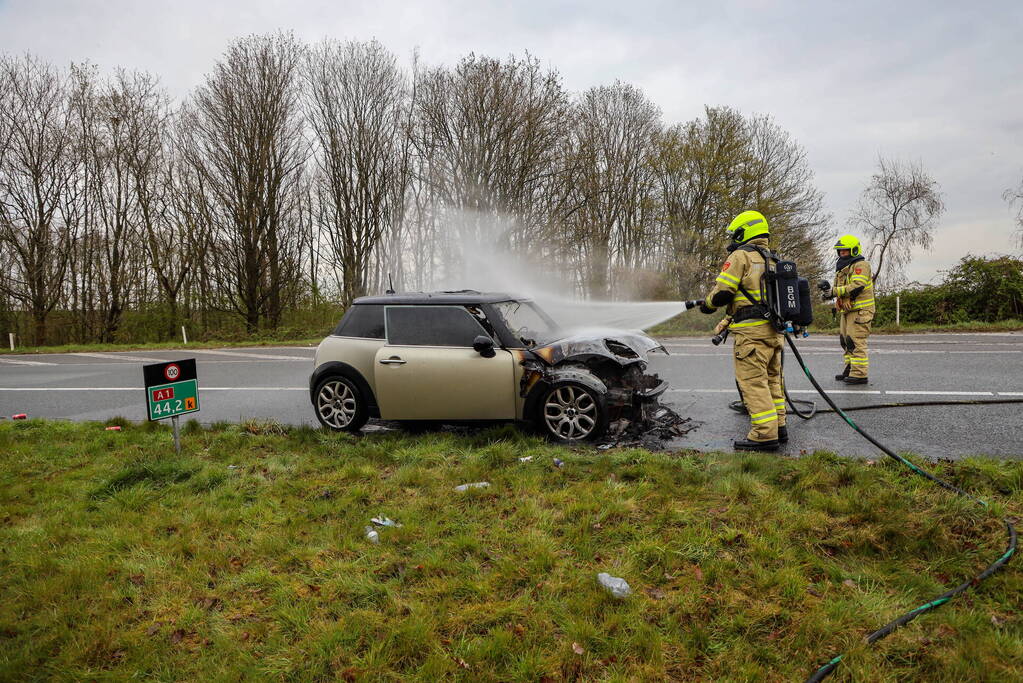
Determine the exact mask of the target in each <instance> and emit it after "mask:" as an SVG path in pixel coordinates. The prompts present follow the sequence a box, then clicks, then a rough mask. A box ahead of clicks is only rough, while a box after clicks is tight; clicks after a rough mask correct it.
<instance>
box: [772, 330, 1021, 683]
mask: <svg viewBox="0 0 1023 683" xmlns="http://www.w3.org/2000/svg"><path fill="white" fill-rule="evenodd" d="M785 341H787V342H788V345H789V347H790V348H791V349H792V353H794V354H795V356H796V360H797V361H799V365H800V367H802V368H803V372H804V373H805V374H806V377H807V379H809V380H810V383H811V384H813V387H814V389H816V390H817V392H818V393H819V394H820V395H821V397H822V398H823V399H824V400H825V402H827V404H828V405H829V406H831V411H828V412H834V413H837V414H838V415H839V416H840V417H841V418H842V419H843V420H845V422H846V424H848V425H849V426H850V427H852V428H853V430H855V431H856V432H857V433H858V434H859V435H860V436H862V437H863V438H865V439H866V440H867V441H869V442H870V443H872V444H874V445H875V446H877V447H878V448H879V449H880V450H881V452H883V453H884V454H885V455H887V456H888V457H890V458H892V459H894V460H896V461H898V462H899V463H900V464H902V465H905V466H906V467H908V468H909V469H910V470H912V471H913V472H915V473H916V474H918V475H920V476H921V477H924V478H925V479H929V480H931V481H933V482H934V483H936V484H938V485H939V486H941V487H943V488H946V489H948V490H949V491H952V492H953V493H956V494H958V495H960V496H964V497H966V498H969V499H970V500H972V501H974V502H975V503H978V504H979V505H981V506H983V507H985V508H987V507H988V504H987V503H986V502H985V501H983V500H981V499H980V498H977V497H975V496H973V495H972V494H970V493H968V492H966V491H964V490H963V489H961V488H959V487H958V486H956V485H955V484H950V483H949V482H947V481H945V480H944V479H940V478H939V477H936V476H935V475H933V474H931V473H930V472H927V471H926V470H923V469H920V468H919V467H917V466H916V465H914V464H913V463H911V462H910V461H909V460H906V459H905V458H903V457H902V456H901V455H898V454H897V453H895V452H893V451H892V450H891V449H889V448H888V447H886V446H885V445H884V444H882V443H881V442H879V441H878V440H877V439H875V438H874V437H872V436H871V435H870V434H868V433H867V432H865V431H864V430H863V428H862V427H860V426H859V425H858V424H856V423H855V422H854V421H853V419H852V418H851V417H849V416H848V415H847V414H846V412H847V410H855V409H865V408H867V406H861V407H858V408H855V409H853V408H850V409H847V410H843V409H842V408H839V407H838V406H837V405H835V402H834V401H833V400H831V397H830V396H828V394H827V392H825V391H824V389H823V388H822V387H821V385H820V384H819V383H818V382H817V379H816V378H815V377H814V376H813V374H812V373H811V372H810V369H809V368H808V367H806V363H805V362H804V361H803V357H802V356H801V355H800V353H799V349H797V348H796V345H795V343H794V342H793V341H792V338H791V337H790V336H789V335H788V334H786V335H785ZM1016 402H1018V401H1017V400H1015V399H1006V400H1004V401H1002V400H994V401H963V402H962V403H967V404H974V403H1016ZM934 403H940V404H945V403H947V402H920V404H921V405H931V404H934ZM894 405H905V404H894ZM870 407H894V406H870ZM820 412H824V411H820ZM1003 521H1004V522H1005V528H1006V531H1007V532H1008V535H1009V545H1008V546H1007V547H1006V550H1005V552H1004V553H1003V554H1002V556H1001V557H999V558H998V559H997V560H995V561H994V562H992V563H991V564H990V565H988V567H987V568H986V569H984V571H982V572H981V573H980V574H977V575H976V576H974V577H973V578H971V579H969V580H967V581H964V582H963V583H961V584H959V585H958V586H956V587H955V588H953V589H952V590H950V591H948V592H946V593H944V594H942V595H939V596H938V597H936V598H935V599H933V600H931V601H930V602H928V603H925V604H923V605H921V606H919V607H917V608H916V609H913V610H910V611H909V612H906V613H905V614H903V615H901V616H899V617H898V618H896V619H894V620H892V621H890V622H888V623H887V624H885V625H884V626H882V627H881V628H879V629H877V630H876V631H874V632H873V633H871V634H870V635H868V636H867V643H868V644H873V643H876V642H877V641H879V640H881V639H882V638H884V637H886V636H887V635H889V634H890V633H891V632H892V631H894V630H895V629H897V628H899V627H901V626H905V625H906V624H908V623H909V622H911V621H913V620H914V619H916V618H917V617H918V616H920V615H921V614H923V613H925V612H928V611H930V610H932V609H935V608H937V607H940V606H941V605H944V604H945V603H946V602H948V601H949V600H951V599H952V598H954V597H955V596H956V595H958V594H960V593H962V592H964V591H966V590H967V589H969V588H971V587H972V586H976V585H978V584H979V583H980V582H981V581H983V580H984V579H986V578H988V577H989V576H991V575H992V574H994V573H995V572H996V571H998V570H999V569H1001V568H1002V567H1003V566H1005V564H1006V563H1007V562H1008V561H1009V559H1010V558H1011V557H1012V556H1013V554H1014V553H1015V552H1016V527H1014V526H1013V525H1012V522H1010V521H1009V520H1008V519H1005V520H1003ZM841 661H842V655H839V656H837V657H835V658H833V659H832V660H831V661H829V662H828V663H827V664H825V665H824V666H822V667H820V668H819V669H817V671H815V672H814V673H813V674H812V675H811V676H810V677H809V678H808V679H806V680H807V683H812V682H815V681H823V680H824V679H825V678H827V677H828V676H830V675H831V673H832V672H833V671H834V670H835V669H836V668H837V667H838V665H839V663H840V662H841Z"/></svg>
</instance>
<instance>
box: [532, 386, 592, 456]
mask: <svg viewBox="0 0 1023 683" xmlns="http://www.w3.org/2000/svg"><path fill="white" fill-rule="evenodd" d="M539 412H540V415H539V419H538V420H537V424H538V426H539V427H540V430H541V431H542V432H543V433H544V434H545V435H546V436H547V437H548V438H549V439H551V440H553V441H557V442H560V443H576V442H579V441H592V440H594V439H599V438H600V437H601V436H603V435H604V433H605V432H606V431H607V406H606V405H605V404H604V398H603V397H602V396H601V395H600V394H598V393H597V392H596V391H594V390H593V389H590V388H589V387H587V386H584V385H582V384H579V383H578V382H559V383H558V384H555V385H553V386H551V387H550V388H549V389H546V390H545V391H544V394H543V398H542V399H541V401H540V405H539Z"/></svg>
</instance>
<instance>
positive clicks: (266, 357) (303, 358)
mask: <svg viewBox="0 0 1023 683" xmlns="http://www.w3.org/2000/svg"><path fill="white" fill-rule="evenodd" d="M192 353H208V354H213V355H215V356H234V357H235V358H238V357H239V356H241V357H242V358H258V359H260V360H300V361H310V360H312V358H311V357H309V356H275V355H270V354H268V353H242V352H240V351H213V350H210V349H196V350H195V351H192Z"/></svg>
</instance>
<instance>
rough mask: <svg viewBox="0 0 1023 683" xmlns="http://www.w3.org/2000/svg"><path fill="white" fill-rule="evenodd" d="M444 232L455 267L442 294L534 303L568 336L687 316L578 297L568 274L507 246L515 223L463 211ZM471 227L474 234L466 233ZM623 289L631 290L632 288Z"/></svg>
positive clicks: (645, 304) (665, 307)
mask: <svg viewBox="0 0 1023 683" xmlns="http://www.w3.org/2000/svg"><path fill="white" fill-rule="evenodd" d="M450 214H451V215H450V220H446V221H445V222H444V223H443V228H442V230H443V231H444V232H445V233H446V234H447V235H448V237H449V239H448V240H446V241H447V243H448V244H449V245H450V246H451V247H452V248H453V249H454V250H456V251H457V252H458V253H457V254H452V256H453V257H454V258H452V259H451V261H452V263H453V265H454V267H453V268H451V269H450V270H449V272H448V274H447V276H445V277H443V278H441V279H440V280H439V281H438V282H436V283H435V287H436V288H437V289H442V290H459V289H475V290H478V291H481V292H503V293H506V294H510V295H512V296H524V297H529V298H531V299H533V300H534V301H536V302H537V304H539V305H540V307H541V308H543V309H544V310H545V311H547V313H548V314H550V316H551V317H552V318H554V320H555V321H557V322H558V324H559V326H560V327H561V328H562V329H563V330H565V331H567V332H572V331H578V330H581V329H592V328H613V329H619V330H644V329H648V328H650V327H653V326H654V325H657V324H658V323H662V322H664V321H665V320H668V319H669V318H673V317H675V316H676V315H679V314H680V313H682V312H684V310H685V309H684V308H683V302H681V301H595V300H588V299H583V298H582V297H581V296H579V295H578V294H577V290H578V288H577V286H576V284H575V282H573V281H572V279H571V278H570V276H569V274H566V273H564V272H557V271H555V270H553V269H552V268H551V267H550V264H549V263H547V262H544V261H541V260H536V259H533V260H530V259H529V258H527V257H525V256H522V255H521V254H517V253H513V252H512V251H511V250H510V249H508V248H507V247H506V246H502V245H506V244H507V238H506V234H507V230H508V229H509V226H513V225H514V220H513V219H508V218H504V217H498V216H494V217H490V216H484V215H481V214H476V213H472V212H464V211H452V212H450ZM467 225H471V226H472V228H473V229H472V230H465V226H467ZM621 289H625V290H627V289H628V287H622V288H621Z"/></svg>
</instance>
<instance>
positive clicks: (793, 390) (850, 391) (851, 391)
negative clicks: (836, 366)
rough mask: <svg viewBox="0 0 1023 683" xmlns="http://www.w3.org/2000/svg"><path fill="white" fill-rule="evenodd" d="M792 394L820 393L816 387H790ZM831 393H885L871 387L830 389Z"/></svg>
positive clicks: (877, 394) (873, 394)
mask: <svg viewBox="0 0 1023 683" xmlns="http://www.w3.org/2000/svg"><path fill="white" fill-rule="evenodd" d="M789 393H790V394H816V393H819V392H818V391H817V390H816V389H789ZM828 393H829V394H865V395H872V396H879V395H880V394H882V393H884V392H881V391H872V390H870V389H865V390H861V389H828Z"/></svg>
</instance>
